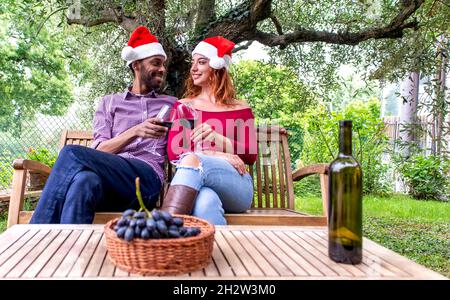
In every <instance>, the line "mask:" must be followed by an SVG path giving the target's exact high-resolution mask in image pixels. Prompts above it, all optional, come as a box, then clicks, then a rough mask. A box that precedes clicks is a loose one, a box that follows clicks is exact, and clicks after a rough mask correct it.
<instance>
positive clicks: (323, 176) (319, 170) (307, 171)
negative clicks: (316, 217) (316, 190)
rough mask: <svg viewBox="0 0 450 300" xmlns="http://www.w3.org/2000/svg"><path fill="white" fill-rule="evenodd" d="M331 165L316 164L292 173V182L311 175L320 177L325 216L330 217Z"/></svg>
mask: <svg viewBox="0 0 450 300" xmlns="http://www.w3.org/2000/svg"><path fill="white" fill-rule="evenodd" d="M329 166H330V165H329V164H314V165H309V166H306V167H303V168H300V169H297V170H295V171H294V172H293V173H292V180H293V181H299V180H301V179H303V178H305V177H307V176H309V175H313V174H319V175H320V190H321V193H322V208H323V215H324V216H327V215H328V190H329V186H328V168H329Z"/></svg>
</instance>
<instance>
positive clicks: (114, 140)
mask: <svg viewBox="0 0 450 300" xmlns="http://www.w3.org/2000/svg"><path fill="white" fill-rule="evenodd" d="M122 58H123V59H124V60H126V61H127V66H129V67H130V68H131V69H132V71H133V75H134V81H133V85H132V86H131V87H129V88H128V89H127V90H126V91H125V92H123V93H118V94H113V95H107V96H105V97H103V99H102V101H101V103H100V105H99V107H98V109H97V111H96V113H95V116H94V141H93V143H92V146H91V148H88V147H83V146H76V145H68V146H65V147H64V148H63V149H62V150H61V152H60V154H59V156H58V159H57V161H56V163H55V165H54V167H53V169H52V172H51V174H50V177H49V178H48V180H47V184H46V185H45V188H44V190H43V192H42V196H41V199H40V201H39V203H38V205H37V207H36V210H35V212H34V214H33V217H32V219H31V221H30V223H64V224H83V223H92V221H93V219H94V216H95V212H97V211H123V210H126V209H128V208H135V209H136V208H139V204H138V201H137V198H136V193H135V192H136V186H135V178H136V177H140V181H141V186H140V187H141V193H142V196H143V199H144V202H145V205H146V207H147V208H149V209H151V208H153V207H154V206H155V204H156V201H157V198H158V194H159V192H160V189H161V186H162V182H163V178H164V170H163V164H164V157H165V152H166V143H167V140H166V139H165V138H164V137H165V136H166V133H167V128H166V127H164V126H162V125H161V121H162V120H158V119H156V118H155V116H156V115H157V113H158V112H159V110H160V109H161V107H162V106H163V105H165V104H167V105H169V106H170V107H172V106H173V104H174V102H175V101H176V98H174V97H171V96H167V95H160V94H159V91H160V89H161V86H162V84H163V78H164V76H165V73H166V69H165V66H164V63H165V60H166V58H167V56H166V53H165V52H164V50H163V48H162V46H161V44H159V43H158V40H157V39H156V37H155V36H153V35H152V34H151V33H150V31H149V30H148V29H147V28H146V27H143V26H140V27H138V28H137V29H136V30H135V31H134V32H133V33H132V34H131V37H130V40H129V42H128V46H126V47H125V48H124V49H123V51H122ZM149 149H152V151H150V150H149ZM153 149H154V151H153Z"/></svg>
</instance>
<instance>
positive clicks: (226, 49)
mask: <svg viewBox="0 0 450 300" xmlns="http://www.w3.org/2000/svg"><path fill="white" fill-rule="evenodd" d="M234 46H235V44H234V43H233V42H232V41H230V40H227V39H226V38H224V37H222V36H215V37H210V38H207V39H204V40H203V41H202V42H200V43H199V44H198V45H197V46H196V47H195V49H194V51H192V56H194V54H196V53H197V54H201V55H203V56H205V57H207V58H209V66H210V67H211V68H213V69H217V70H218V69H222V68H226V69H227V70H228V69H229V67H230V65H231V51H232V50H233V48H234Z"/></svg>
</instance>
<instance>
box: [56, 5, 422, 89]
mask: <svg viewBox="0 0 450 300" xmlns="http://www.w3.org/2000/svg"><path fill="white" fill-rule="evenodd" d="M72 2H73V3H75V2H76V1H72ZM373 2H374V1H363V0H361V1H350V0H343V1H329V0H327V1H325V0H322V1H310V0H292V1H286V0H225V1H217V0H184V1H181V0H178V1H176V0H147V1H126V0H110V1H92V0H86V1H82V0H81V1H80V3H81V7H80V13H79V15H76V14H75V15H71V16H69V17H66V21H67V24H69V25H73V24H79V25H83V26H85V27H86V28H87V29H86V32H88V33H89V34H90V35H91V39H88V40H90V42H91V43H92V45H93V46H91V47H92V49H93V48H94V45H95V47H97V48H96V49H98V48H99V47H101V46H103V47H104V48H108V49H109V51H108V52H109V53H108V54H109V55H108V56H106V55H105V56H102V55H100V56H99V57H98V58H99V59H100V61H98V63H99V64H100V66H98V67H99V68H100V70H99V74H98V75H105V72H108V71H111V70H114V68H113V66H112V65H113V64H117V65H119V66H123V62H122V61H121V60H120V57H119V53H118V50H120V49H121V48H122V47H123V45H124V42H125V41H126V39H127V37H128V36H129V33H130V32H131V31H132V30H133V29H134V28H136V27H137V26H138V25H145V26H148V27H149V28H150V30H151V31H152V32H153V33H155V34H156V35H157V36H158V38H159V39H160V40H161V42H162V44H163V45H164V47H165V49H166V52H167V53H168V56H169V64H168V68H169V73H168V78H167V83H168V91H169V92H171V93H173V94H176V95H180V92H181V91H182V87H183V81H184V79H185V78H186V75H187V71H188V69H189V57H190V51H191V50H192V48H193V47H194V46H195V45H196V44H197V43H198V42H199V41H201V40H203V39H204V38H205V37H208V36H214V35H222V36H224V37H226V38H228V39H230V40H232V41H234V42H235V43H237V44H239V46H238V47H237V48H236V51H240V50H242V49H244V48H246V47H248V46H249V45H250V44H251V43H252V42H254V41H258V42H259V43H261V44H263V45H265V46H267V47H268V49H270V50H271V51H273V54H275V53H276V55H273V57H276V58H277V59H279V60H281V62H285V63H289V64H291V65H292V64H294V65H295V64H297V65H298V66H299V67H302V69H299V73H302V74H308V71H309V70H316V71H318V70H321V72H320V74H321V77H322V78H324V80H322V82H321V84H323V83H324V82H327V81H329V82H330V84H327V88H328V89H329V88H330V87H332V86H331V85H332V84H333V80H330V79H332V78H333V77H334V75H335V74H334V71H335V68H336V66H338V65H339V64H340V63H342V62H347V61H350V59H349V58H350V56H351V55H350V54H348V53H349V52H353V53H354V52H357V51H351V50H350V49H352V47H355V46H356V45H359V44H361V43H364V44H366V43H368V44H371V45H372V44H373V45H377V44H378V43H380V41H383V40H398V39H401V38H402V37H404V36H405V35H407V34H410V33H409V32H411V31H414V30H415V29H417V28H419V26H420V20H418V19H417V15H418V14H419V13H420V12H421V10H422V9H423V8H422V7H423V6H424V0H403V1H384V0H380V1H375V2H377V3H379V4H377V5H378V6H376V7H375V8H374V9H373V11H374V17H368V16H367V11H368V10H370V9H371V7H372V6H371V5H372V4H371V3H373ZM54 4H55V5H54V7H53V10H57V9H58V7H60V6H64V5H67V2H66V1H55V2H54ZM58 4H59V5H60V6H58ZM72 5H75V4H72ZM49 11H50V9H49ZM49 13H50V12H49ZM105 24H110V25H113V26H105ZM101 34H106V36H105V39H106V40H100V41H105V42H106V43H105V44H102V45H98V42H99V41H98V40H97V37H98V36H99V35H101ZM326 44H327V45H331V46H332V47H330V48H329V54H326V53H324V51H323V49H324V48H325V47H324V45H326ZM372 48H373V47H372ZM366 53H368V52H367V51H366ZM368 54H370V53H368ZM95 55H98V54H95ZM358 57H361V55H359V56H358ZM121 74H122V73H121ZM118 77H119V76H118ZM102 78H107V76H102ZM116 80H117V82H121V81H123V80H124V79H123V77H120V78H117V79H116Z"/></svg>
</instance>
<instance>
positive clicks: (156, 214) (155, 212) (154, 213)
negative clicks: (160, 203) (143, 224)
mask: <svg viewBox="0 0 450 300" xmlns="http://www.w3.org/2000/svg"><path fill="white" fill-rule="evenodd" d="M152 217H153V220H155V221H158V220H160V219H161V214H160V211H159V210H156V209H154V210H153V211H152Z"/></svg>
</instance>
